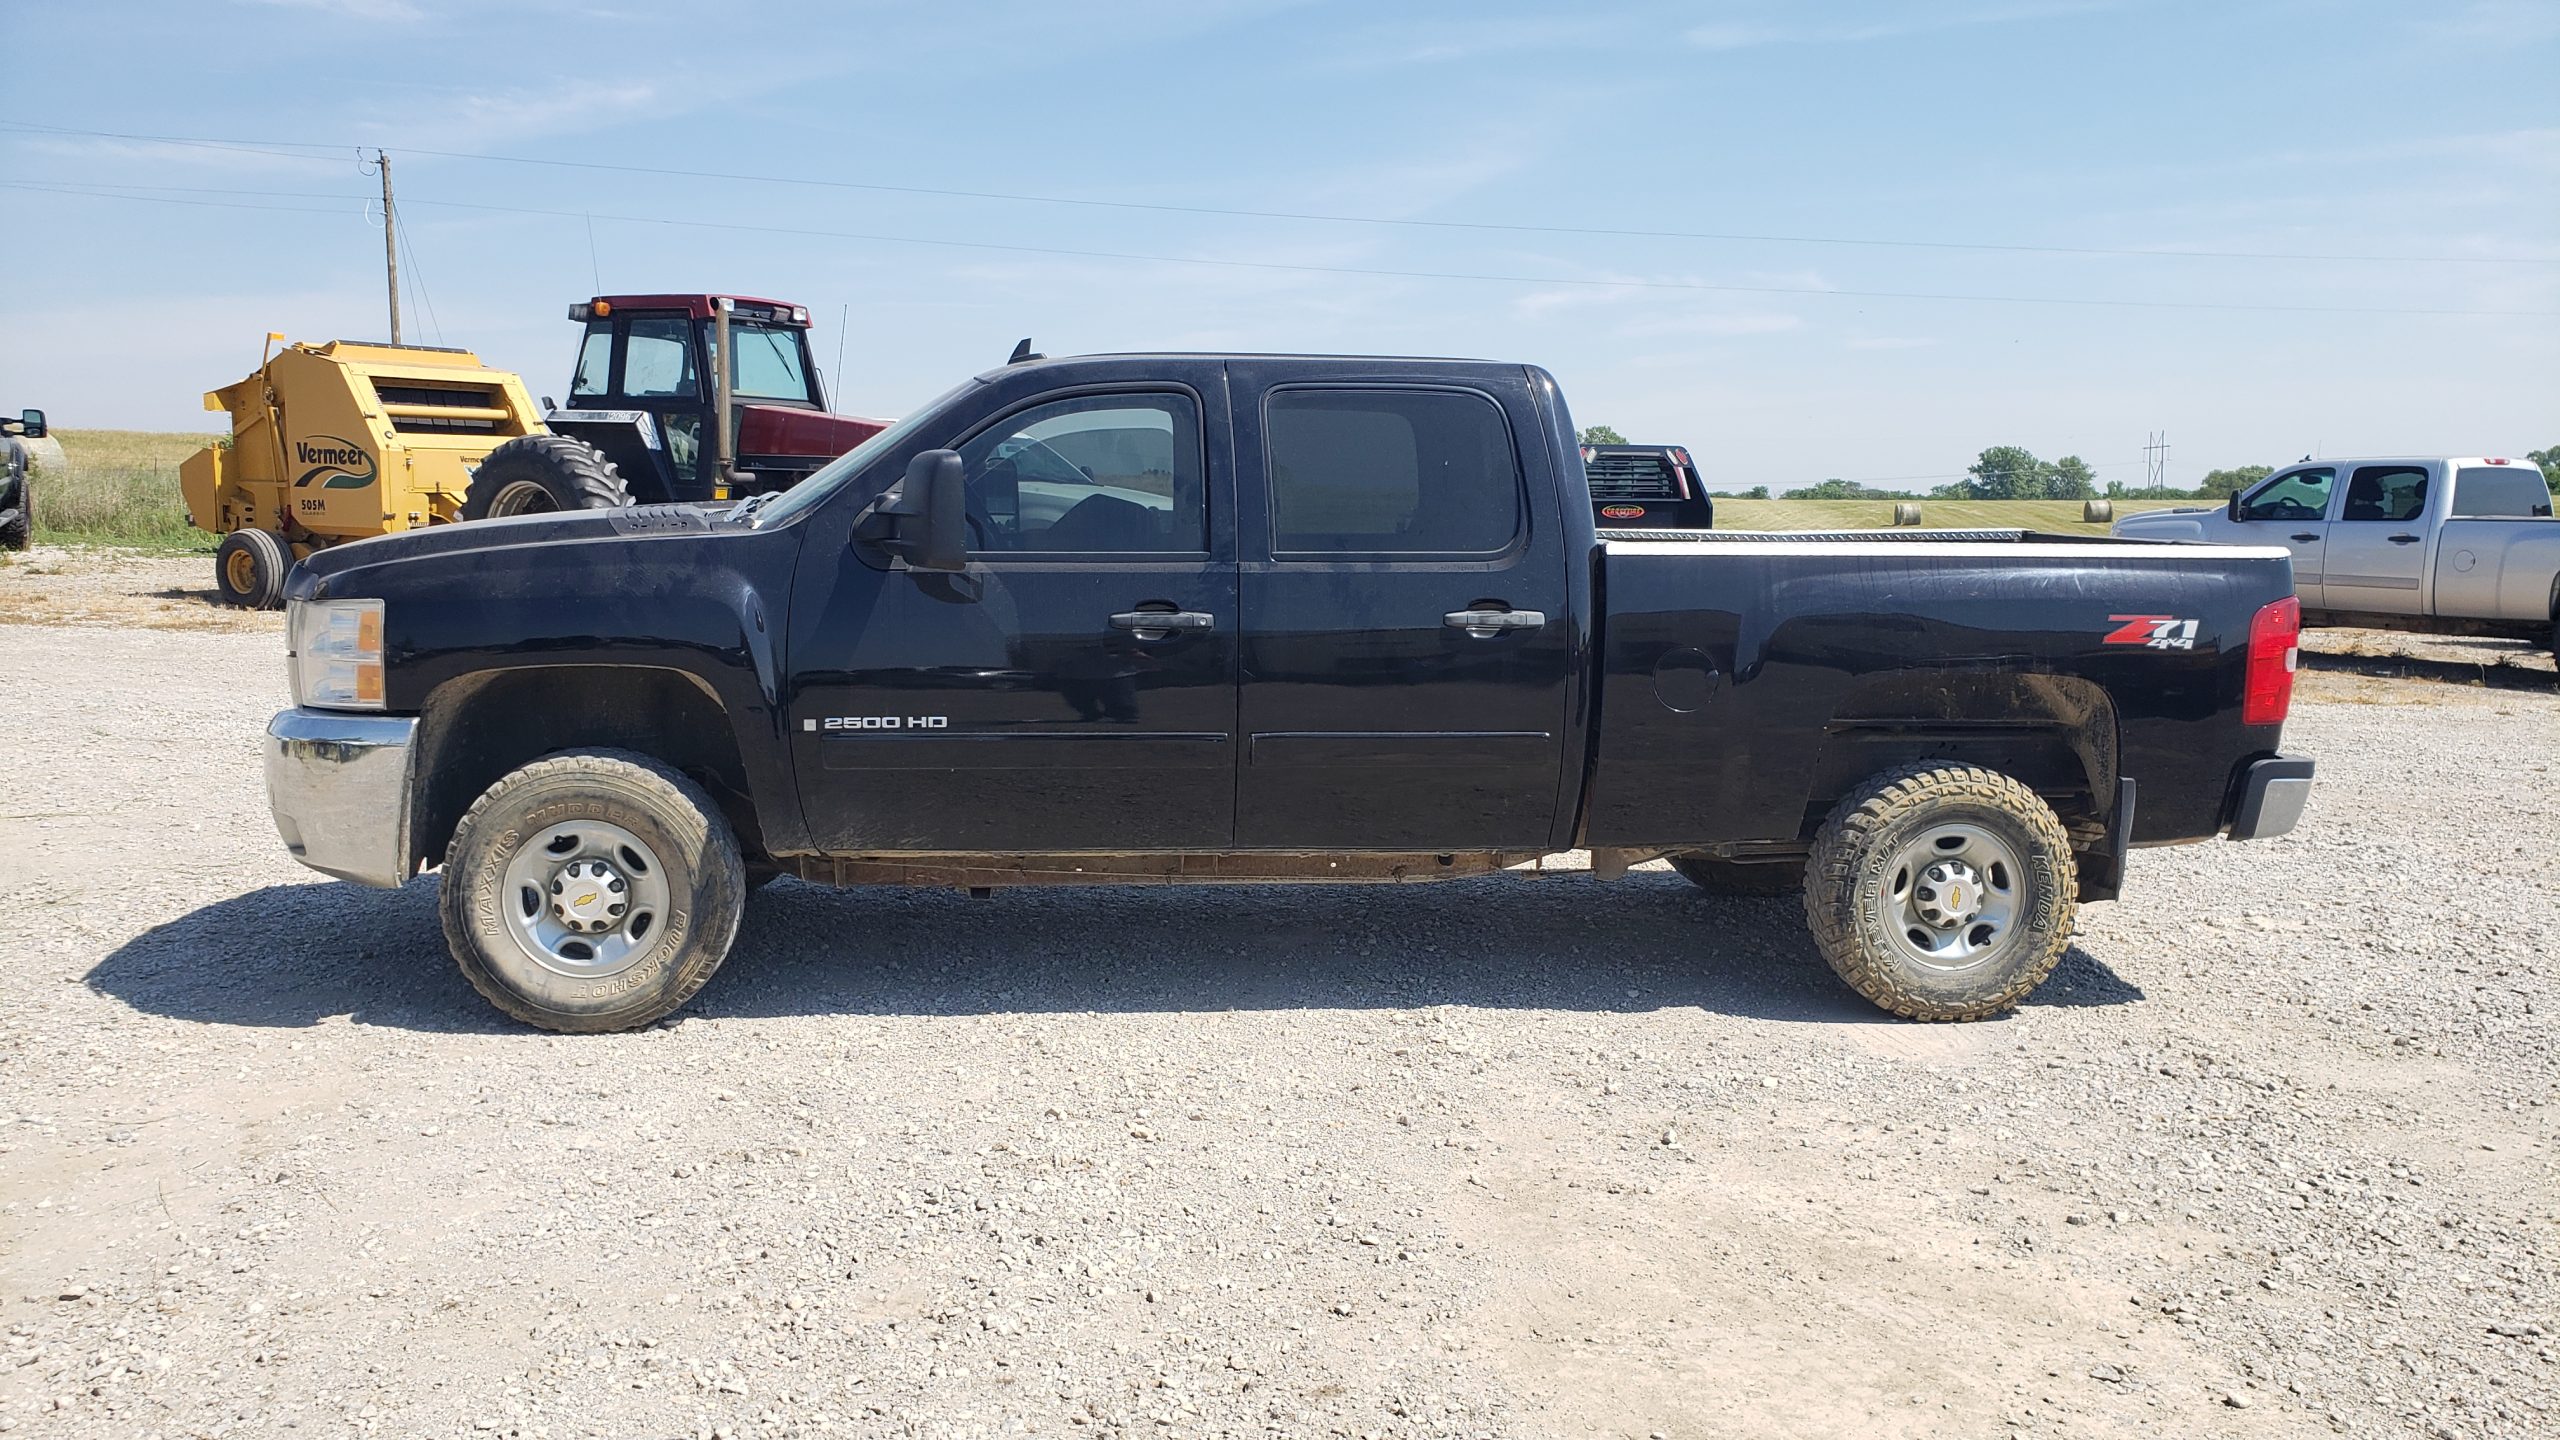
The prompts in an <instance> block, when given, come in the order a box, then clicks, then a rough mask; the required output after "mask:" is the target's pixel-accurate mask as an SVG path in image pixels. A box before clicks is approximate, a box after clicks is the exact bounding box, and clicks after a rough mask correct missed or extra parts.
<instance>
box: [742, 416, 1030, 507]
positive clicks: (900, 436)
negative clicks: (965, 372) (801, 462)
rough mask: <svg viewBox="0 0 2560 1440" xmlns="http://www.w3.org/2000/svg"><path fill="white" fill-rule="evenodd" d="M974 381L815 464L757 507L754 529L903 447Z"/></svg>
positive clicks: (811, 503)
mask: <svg viewBox="0 0 2560 1440" xmlns="http://www.w3.org/2000/svg"><path fill="white" fill-rule="evenodd" d="M978 383H979V382H977V381H975V380H964V381H962V382H961V383H960V384H958V385H955V386H953V387H952V388H951V389H949V390H946V391H944V392H943V393H942V394H940V395H937V396H935V397H934V398H933V399H932V400H931V401H930V402H929V403H927V404H926V405H925V406H924V408H922V409H920V410H918V411H916V412H915V413H914V414H912V415H910V416H908V417H907V418H906V419H904V420H901V421H899V422H898V423H897V424H895V425H892V426H890V427H889V428H888V429H886V430H883V431H881V432H880V433H879V434H877V435H874V436H872V437H871V438H870V439H868V440H865V441H863V442H862V443H861V444H859V445H856V446H855V447H853V448H852V449H851V450H848V451H846V452H845V453H843V454H842V455H839V456H837V457H836V458H835V459H833V460H830V461H828V462H827V463H826V464H824V465H821V466H819V467H818V468H817V469H816V470H815V471H812V472H811V473H810V475H809V478H808V479H806V480H803V481H801V482H800V483H799V484H797V485H794V486H792V487H791V488H790V489H788V490H785V491H783V492H782V494H781V496H780V497H779V498H777V499H774V500H771V501H768V502H766V504H765V505H764V506H763V508H761V509H759V510H757V511H756V514H755V526H756V528H757V529H759V530H764V529H769V528H771V527H773V526H775V525H780V524H783V523H785V522H786V521H789V520H792V519H795V518H797V517H799V516H801V515H805V514H807V513H808V512H809V511H810V510H813V509H815V508H816V507H817V506H818V505H819V504H820V503H822V502H823V501H825V500H826V498H827V497H828V496H830V495H833V494H834V493H836V492H837V491H838V490H841V489H843V488H844V487H845V485H846V483H847V482H848V481H850V480H852V479H853V477H854V476H856V475H859V474H861V473H862V472H863V471H864V470H866V469H869V468H870V466H871V462H873V461H874V460H877V459H879V458H880V457H881V456H883V455H886V454H890V453H892V452H893V451H896V450H897V449H899V448H900V447H901V446H904V445H905V444H906V443H907V442H908V441H909V440H910V439H912V438H914V436H915V435H916V433H917V432H918V431H919V430H921V429H923V428H924V426H925V425H926V424H928V423H930V422H931V421H932V420H933V418H934V417H935V416H937V415H940V414H941V413H942V412H943V411H944V410H945V409H947V408H949V407H950V404H951V402H952V401H954V400H957V399H959V398H960V397H961V396H962V395H963V394H965V393H967V392H968V391H969V390H970V389H971V388H973V387H974V386H976V385H977V384H978ZM881 488H883V489H886V488H888V487H886V486H883V487H881Z"/></svg>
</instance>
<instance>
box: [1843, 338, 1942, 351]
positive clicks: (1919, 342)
mask: <svg viewBox="0 0 2560 1440" xmlns="http://www.w3.org/2000/svg"><path fill="white" fill-rule="evenodd" d="M1937 343H1938V342H1937V341H1935V340H1931V339H1926V338H1923V337H1921V336H1918V335H1860V336H1858V337H1856V338H1854V339H1852V340H1850V341H1849V342H1848V348H1849V349H1852V350H1924V349H1927V348H1928V347H1929V346H1932V345H1935V344H1937Z"/></svg>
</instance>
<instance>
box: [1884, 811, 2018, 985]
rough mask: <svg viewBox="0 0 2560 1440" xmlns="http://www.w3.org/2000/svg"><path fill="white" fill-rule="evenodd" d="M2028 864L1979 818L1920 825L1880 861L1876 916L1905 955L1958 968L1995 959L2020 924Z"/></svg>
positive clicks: (1936, 965) (1945, 968)
mask: <svg viewBox="0 0 2560 1440" xmlns="http://www.w3.org/2000/svg"><path fill="white" fill-rule="evenodd" d="M2026 887H2027V868H2026V865H2025V864H2024V862H2023V861H2022V860H2021V859H2020V858H2019V855H2018V851H2017V848H2016V847H2015V846H2013V845H2011V844H2010V843H2009V842H2008V841H2007V840H2005V839H2003V838H2001V837H2000V836H1998V835H1996V834H1994V833H1992V832H1991V831H1990V830H1987V829H1985V828H1983V827H1982V826H1979V825H1970V824H1962V823H1949V824H1941V825H1929V826H1924V827H1922V828H1921V829H1920V830H1919V831H1918V832H1917V833H1916V834H1914V835H1913V836H1912V837H1911V838H1910V839H1908V840H1906V841H1904V842H1903V843H1902V844H1901V846H1899V847H1898V848H1896V849H1895V851H1894V852H1893V857H1892V858H1891V859H1890V860H1888V861H1886V862H1885V866H1884V877H1883V884H1882V885H1880V886H1879V887H1878V889H1877V892H1876V896H1875V900H1874V905H1875V913H1876V919H1877V921H1878V923H1879V925H1880V926H1881V928H1882V929H1883V931H1884V933H1885V936H1886V938H1887V939H1889V940H1890V941H1891V942H1892V943H1893V946H1894V948H1895V949H1896V950H1897V951H1898V952H1899V953H1900V954H1901V955H1902V956H1903V958H1905V959H1907V960H1909V961H1911V962H1912V963H1914V964H1917V965H1922V966H1926V967H1927V968H1929V969H1932V970H1938V971H1944V972H1947V973H1957V972H1961V971H1966V970H1973V969H1978V968H1980V967H1982V966H1985V965H1989V964H1991V963H1993V962H1995V961H1997V960H1999V959H2000V958H2001V957H2002V956H2003V955H2005V954H2006V953H2007V952H2008V951H2009V950H2010V949H2012V948H2014V946H2015V945H2016V943H2017V939H2018V936H2019V935H2020V934H2021V933H2022V930H2023V927H2022V926H2021V924H2020V923H2019V921H2020V913H2021V912H2022V911H2023V910H2025V908H2026V898H2027V896H2026Z"/></svg>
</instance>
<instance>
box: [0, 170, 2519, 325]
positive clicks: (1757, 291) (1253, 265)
mask: <svg viewBox="0 0 2560 1440" xmlns="http://www.w3.org/2000/svg"><path fill="white" fill-rule="evenodd" d="M0 186H9V187H12V188H19V189H37V190H49V191H51V192H52V193H57V194H67V195H87V196H92V197H94V198H98V199H107V200H142V201H152V202H158V203H167V204H216V203H219V202H214V201H189V200H163V199H162V197H159V196H154V195H133V194H123V193H118V192H117V191H110V190H80V189H74V188H71V187H68V186H60V185H34V184H28V183H26V182H20V181H0ZM123 188H124V189H146V188H150V187H144V186H127V187H123ZM247 193H257V192H247ZM404 203H406V204H408V205H411V206H413V207H414V206H419V205H430V206H437V207H441V208H445V209H457V210H479V211H484V212H488V213H494V214H504V215H537V216H542V217H545V218H550V219H560V220H586V221H593V220H614V221H620V222H622V223H624V224H630V225H667V226H673V227H676V228H680V229H688V230H726V231H734V232H741V233H746V234H754V235H789V236H795V237H800V238H805V239H820V240H858V241H863V242H866V243H871V244H882V245H916V246H924V247H928V248H934V249H951V250H979V251H992V252H997V253H1003V254H1013V255H1056V256H1063V257H1068V258H1072V259H1083V260H1129V261H1138V262H1143V263H1147V264H1157V265H1196V266H1205V267H1210V268H1214V269H1224V270H1265V271H1282V272H1288V273H1294V274H1308V275H1356V276H1366V277H1372V278H1380V279H1396V280H1455V281H1466V282H1473V283H1479V284H1497V285H1532V286H1557V285H1569V286H1577V287H1582V288H1588V289H1604V290H1666V291H1683V292H1689V293H1699V294H1721V295H1808V296H1827V297H1830V298H1833V299H1846V300H1932V301H1945V302H1952V303H1960V304H1981V305H2065V306H2073V307H2079V308H2098V309H2110V310H2186V311H2235V312H2246V313H2253V314H2276V315H2423V316H2468V317H2473V318H2486V319H2515V318H2535V319H2538V318H2545V317H2560V311H2549V310H2462V309H2448V308H2432V307H2417V306H2381V305H2269V304H2246V303H2225V302H2217V301H2205V300H2105V299H2091V298H2087V297H2080V296H2054V295H1978V294H1963V293H1957V292H1948V291H1927V290H1839V289H1823V288H1820V287H1817V286H1810V285H1716V284H1709V283H1707V282H1704V281H1696V280H1600V279H1591V278H1587V277H1581V276H1559V275H1509V274H1498V273H1490V272H1474V271H1454V270H1399V269H1391V268H1387V267H1383V266H1360V265H1311V264H1300V263H1292V262H1289V261H1281V260H1222V259H1213V258H1210V257H1206V256H1198V255H1153V254H1146V253H1142V252H1137V251H1127V250H1083V249H1073V248H1069V247H1065V246H1057V245H1012V244H1005V243H1002V242H999V241H993V240H939V239H931V238H927V237H924V236H916V235H888V234H880V233H875V232H866V231H855V230H816V229H807V228H802V227H797V226H785V225H749V224H744V223H740V222H737V221H723V220H677V219H670V218H667V217H664V216H657V215H606V214H597V213H595V212H592V211H581V210H545V209H536V208H533V207H529V206H522V205H492V204H484V203H480V202H476V201H468V200H430V199H421V198H419V197H416V196H414V195H413V196H411V197H410V198H409V199H408V200H407V201H406V202H404ZM238 208H243V209H271V208H283V207H270V206H254V205H252V206H241V207H238Z"/></svg>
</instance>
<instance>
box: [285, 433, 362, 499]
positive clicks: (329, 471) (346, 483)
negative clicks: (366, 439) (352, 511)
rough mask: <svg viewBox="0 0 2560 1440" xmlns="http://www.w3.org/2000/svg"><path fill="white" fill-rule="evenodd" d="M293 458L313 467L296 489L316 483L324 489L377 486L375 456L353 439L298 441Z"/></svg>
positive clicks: (328, 437) (330, 437) (332, 437)
mask: <svg viewBox="0 0 2560 1440" xmlns="http://www.w3.org/2000/svg"><path fill="white" fill-rule="evenodd" d="M293 455H294V459H296V460H298V461H300V462H301V463H302V464H304V465H308V466H310V467H311V468H310V469H308V470H305V471H303V472H302V478H301V479H299V480H296V481H294V482H293V483H294V487H295V488H296V489H299V488H301V487H302V486H305V485H308V484H310V483H311V482H312V481H314V480H318V481H319V482H320V488H321V489H323V490H361V489H363V488H364V487H365V486H367V485H370V484H372V483H373V456H372V455H371V454H370V453H369V452H367V451H366V449H365V448H364V447H363V446H361V445H358V444H357V443H356V442H354V441H353V440H342V439H340V438H338V437H337V436H335V435H315V436H313V437H312V438H311V439H310V440H296V441H294V442H293ZM358 467H362V468H358Z"/></svg>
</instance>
